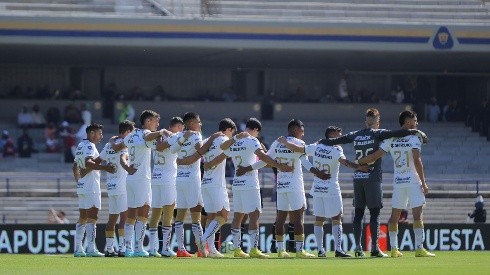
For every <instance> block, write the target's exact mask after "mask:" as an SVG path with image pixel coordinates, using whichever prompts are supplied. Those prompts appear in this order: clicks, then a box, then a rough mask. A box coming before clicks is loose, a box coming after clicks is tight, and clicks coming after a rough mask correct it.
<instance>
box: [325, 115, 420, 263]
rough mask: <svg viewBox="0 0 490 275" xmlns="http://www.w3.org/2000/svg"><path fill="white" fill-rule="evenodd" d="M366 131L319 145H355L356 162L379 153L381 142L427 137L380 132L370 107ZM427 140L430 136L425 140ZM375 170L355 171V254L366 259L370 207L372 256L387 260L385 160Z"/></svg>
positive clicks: (382, 130)
mask: <svg viewBox="0 0 490 275" xmlns="http://www.w3.org/2000/svg"><path fill="white" fill-rule="evenodd" d="M365 124H366V128H365V129H362V130H359V131H354V132H350V133H348V134H347V135H343V136H341V137H337V138H328V139H322V140H320V142H319V143H321V144H324V145H329V146H332V145H337V144H345V143H354V149H355V152H356V159H357V160H358V159H360V158H362V157H364V156H366V155H368V154H370V153H371V152H374V151H376V150H377V149H378V148H379V144H380V143H381V141H383V140H385V139H388V138H392V137H404V136H407V135H411V134H420V135H423V136H425V134H423V133H421V132H419V131H418V130H415V129H412V130H406V129H401V130H397V131H390V130H386V129H379V126H380V114H379V111H378V110H377V109H375V108H369V109H368V110H367V111H366V120H365ZM425 138H426V137H425ZM370 167H371V169H370V170H369V171H368V172H363V171H360V170H356V171H354V203H353V204H354V208H355V210H354V211H355V212H354V221H353V226H354V238H355V242H356V249H355V253H354V255H355V256H356V257H366V254H365V253H364V251H363V248H362V246H361V237H362V220H363V217H364V210H365V208H366V206H367V208H368V209H369V214H370V221H369V224H370V228H371V243H372V247H371V257H387V256H388V255H386V254H385V253H383V251H381V250H380V249H379V246H378V237H379V228H380V223H379V213H380V211H381V208H383V190H382V188H381V182H382V171H381V159H378V160H377V161H375V162H374V163H370Z"/></svg>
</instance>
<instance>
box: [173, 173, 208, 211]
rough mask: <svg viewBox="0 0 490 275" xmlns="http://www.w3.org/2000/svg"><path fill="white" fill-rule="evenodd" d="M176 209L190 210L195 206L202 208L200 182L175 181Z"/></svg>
mask: <svg viewBox="0 0 490 275" xmlns="http://www.w3.org/2000/svg"><path fill="white" fill-rule="evenodd" d="M176 190H177V205H176V208H185V209H188V208H192V207H196V206H197V205H201V206H204V203H203V201H202V195H201V181H200V180H198V181H177V183H176Z"/></svg>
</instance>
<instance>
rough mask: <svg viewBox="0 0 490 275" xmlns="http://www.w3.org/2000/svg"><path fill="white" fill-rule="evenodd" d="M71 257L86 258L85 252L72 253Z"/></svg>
mask: <svg viewBox="0 0 490 275" xmlns="http://www.w3.org/2000/svg"><path fill="white" fill-rule="evenodd" d="M73 257H77V258H78V257H87V254H86V253H85V251H83V250H82V251H75V253H73Z"/></svg>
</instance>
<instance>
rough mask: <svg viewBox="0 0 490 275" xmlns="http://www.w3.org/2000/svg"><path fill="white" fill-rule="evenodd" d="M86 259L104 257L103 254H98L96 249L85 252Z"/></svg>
mask: <svg viewBox="0 0 490 275" xmlns="http://www.w3.org/2000/svg"><path fill="white" fill-rule="evenodd" d="M87 257H104V254H102V253H100V252H99V251H98V250H97V249H96V250H94V251H90V252H88V251H87Z"/></svg>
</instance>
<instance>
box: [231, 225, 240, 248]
mask: <svg viewBox="0 0 490 275" xmlns="http://www.w3.org/2000/svg"><path fill="white" fill-rule="evenodd" d="M231 234H232V235H233V246H234V247H235V248H240V247H241V244H242V232H241V230H240V228H237V229H235V228H232V229H231Z"/></svg>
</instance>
